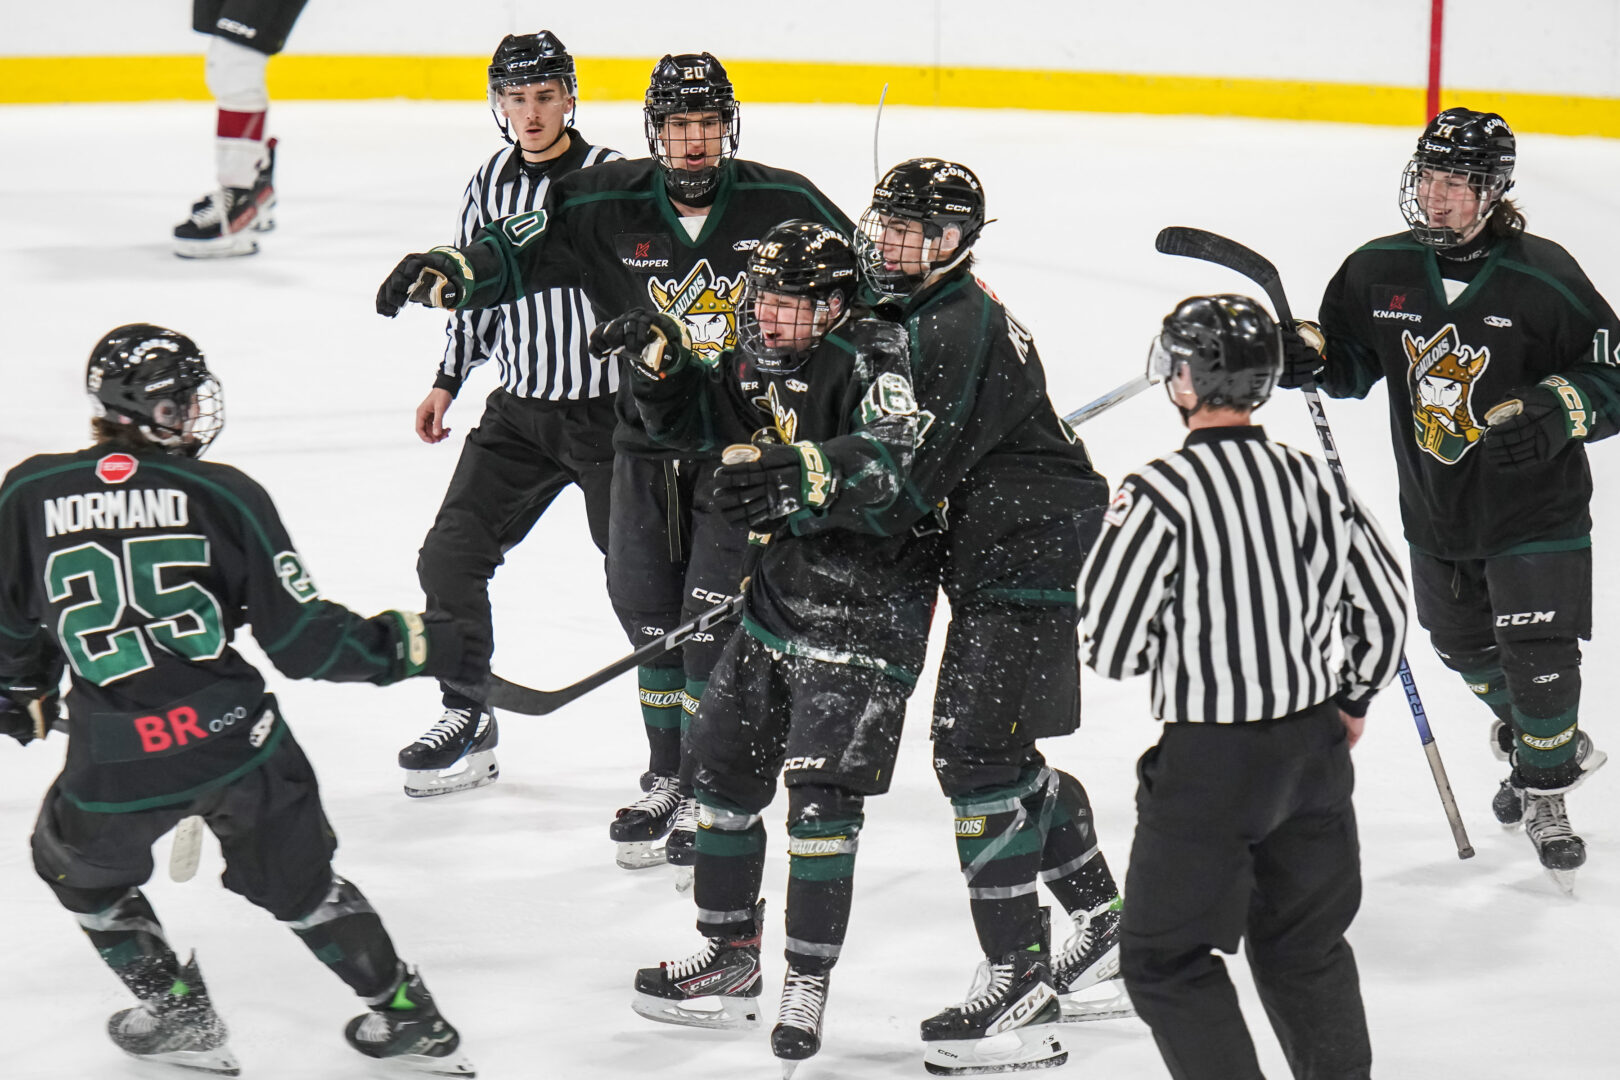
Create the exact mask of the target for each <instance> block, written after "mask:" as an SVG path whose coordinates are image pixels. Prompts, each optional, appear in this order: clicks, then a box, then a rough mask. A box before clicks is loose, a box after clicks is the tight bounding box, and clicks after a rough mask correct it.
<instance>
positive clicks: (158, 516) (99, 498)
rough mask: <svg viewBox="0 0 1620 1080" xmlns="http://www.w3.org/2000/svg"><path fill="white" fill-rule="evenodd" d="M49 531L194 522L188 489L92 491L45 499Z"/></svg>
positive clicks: (164, 526)
mask: <svg viewBox="0 0 1620 1080" xmlns="http://www.w3.org/2000/svg"><path fill="white" fill-rule="evenodd" d="M44 505H45V535H46V536H48V537H49V536H60V535H62V534H63V533H76V532H84V531H85V530H86V529H168V528H173V527H175V526H179V525H189V524H191V515H190V512H189V510H188V508H187V506H186V493H185V492H183V491H176V490H174V489H173V488H134V489H132V490H128V491H91V492H87V493H85V494H83V495H63V496H61V497H60V498H56V499H46V500H45V504H44Z"/></svg>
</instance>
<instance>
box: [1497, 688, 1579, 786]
mask: <svg viewBox="0 0 1620 1080" xmlns="http://www.w3.org/2000/svg"><path fill="white" fill-rule="evenodd" d="M1577 712H1579V709H1574V708H1572V709H1568V710H1566V711H1564V712H1561V713H1559V714H1558V715H1557V716H1529V715H1527V714H1526V713H1524V712H1523V711H1522V710H1520V709H1519V707H1518V706H1517V705H1515V706H1514V707H1513V725H1514V728H1515V730H1516V732H1517V735H1518V738H1517V741H1516V743H1515V745H1514V757H1513V764H1514V774H1515V776H1516V777H1517V778H1518V779H1521V780H1523V781H1525V783H1523V784H1521V785H1520V786H1521V787H1531V788H1543V787H1546V788H1558V787H1564V786H1565V785H1567V784H1569V783H1570V782H1571V781H1573V780H1574V779H1575V778H1576V777H1577V776H1578V775H1579V769H1578V767H1572V766H1574V759H1575V747H1576V744H1577V742H1578V739H1577V738H1576V736H1577V734H1578V733H1579V729H1580V724H1579V722H1578V720H1577V717H1576V714H1577Z"/></svg>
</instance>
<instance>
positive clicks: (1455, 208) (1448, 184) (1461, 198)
mask: <svg viewBox="0 0 1620 1080" xmlns="http://www.w3.org/2000/svg"><path fill="white" fill-rule="evenodd" d="M1506 190H1507V178H1506V177H1504V176H1493V175H1491V174H1490V173H1486V172H1482V171H1479V170H1473V169H1468V168H1466V167H1463V166H1456V167H1447V166H1444V165H1435V164H1431V163H1429V162H1424V161H1419V160H1418V159H1417V158H1413V159H1412V160H1411V161H1409V162H1407V163H1406V169H1405V171H1403V172H1402V173H1401V197H1400V205H1401V216H1402V217H1403V218H1405V219H1406V224H1407V227H1408V228H1409V229H1411V231H1412V235H1413V237H1414V238H1416V239H1417V240H1418V241H1419V242H1420V243H1424V244H1427V245H1429V246H1430V247H1435V248H1450V247H1456V246H1457V245H1459V244H1466V243H1467V242H1468V241H1470V240H1472V239H1473V238H1474V237H1476V236H1478V235H1479V231H1480V229H1481V228H1483V227H1484V223H1485V219H1486V218H1488V217H1489V216H1490V214H1491V211H1492V210H1493V209H1494V208H1495V207H1496V203H1497V201H1498V200H1500V199H1501V197H1502V194H1503V192H1505V191H1506Z"/></svg>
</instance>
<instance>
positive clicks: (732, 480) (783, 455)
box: [714, 442, 838, 527]
mask: <svg viewBox="0 0 1620 1080" xmlns="http://www.w3.org/2000/svg"><path fill="white" fill-rule="evenodd" d="M720 461H721V465H720V468H718V469H716V470H715V471H714V476H715V479H716V481H718V483H717V490H716V492H715V504H716V505H717V506H718V507H719V508H720V513H721V515H722V516H724V517H725V519H726V520H727V521H729V522H731V523H732V524H733V525H742V524H745V523H746V524H748V525H750V526H754V527H758V526H761V525H774V524H776V523H779V522H781V521H782V520H784V519H785V518H786V517H787V516H788V515H789V514H792V513H795V512H796V511H799V510H805V509H809V510H818V509H820V508H821V507H823V506H826V505H827V504H828V503H829V502H831V501H832V497H833V492H834V491H835V490H836V489H837V486H838V481H837V479H836V478H835V477H834V476H833V473H832V466H831V465H830V464H829V463H828V461H827V459H826V457H825V456H824V455H823V454H822V452H821V447H819V446H817V445H816V444H815V443H812V442H799V443H792V444H790V445H787V446H781V445H776V446H750V445H747V444H743V443H738V444H735V445H732V446H728V447H726V451H725V453H724V454H722V455H721V457H720Z"/></svg>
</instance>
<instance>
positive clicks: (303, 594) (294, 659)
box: [225, 469, 407, 685]
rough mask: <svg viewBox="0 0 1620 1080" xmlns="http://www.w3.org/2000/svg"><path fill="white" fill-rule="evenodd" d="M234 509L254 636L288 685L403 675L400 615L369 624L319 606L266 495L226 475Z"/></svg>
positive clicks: (340, 609) (326, 604)
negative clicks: (300, 681)
mask: <svg viewBox="0 0 1620 1080" xmlns="http://www.w3.org/2000/svg"><path fill="white" fill-rule="evenodd" d="M225 479H226V480H227V484H226V485H225V486H227V487H228V489H229V490H230V491H231V494H232V495H234V496H235V497H234V499H232V500H230V501H232V502H234V503H235V504H236V506H237V508H238V511H239V516H238V527H239V529H240V532H239V542H240V551H241V553H242V560H243V563H242V567H241V570H242V580H241V586H242V593H241V595H240V597H239V600H240V602H241V605H242V608H243V613H244V615H245V616H246V620H247V622H249V623H251V624H252V626H253V637H254V638H255V640H257V641H258V643H259V647H260V648H262V649H263V650H264V653H265V655H266V656H268V657H269V658H270V662H271V663H273V664H275V666H276V670H278V671H280V672H281V673H282V674H283V675H286V676H287V677H288V678H293V679H324V680H326V681H328V682H372V683H376V684H378V685H386V684H388V683H391V682H396V681H398V680H399V679H401V678H403V677H404V676H405V675H406V674H407V670H406V668H407V665H406V663H405V660H406V657H405V652H404V640H405V631H404V627H403V626H402V625H401V621H400V617H399V616H398V615H397V614H395V613H392V612H384V613H383V614H381V615H377V616H375V617H373V618H370V619H367V618H362V617H361V616H359V615H357V614H355V613H354V612H352V611H350V610H349V609H348V608H346V607H344V606H343V605H342V604H337V603H333V602H332V601H330V600H323V599H321V596H320V590H319V589H318V588H317V587H316V585H315V581H314V579H313V578H312V577H311V576H310V574H309V571H308V570H307V569H306V568H305V566H304V561H303V558H302V557H301V556H300V555H299V554H298V549H297V548H295V547H294V546H293V542H292V539H291V538H290V537H289V536H288V535H287V530H286V528H285V527H284V526H283V525H282V523H281V516H280V514H278V513H277V512H276V507H275V504H274V503H273V502H271V500H270V496H269V494H268V493H266V492H265V490H264V489H263V488H262V487H260V486H259V485H258V484H257V483H255V482H254V481H253V480H251V479H249V478H248V477H247V476H246V475H245V474H243V473H240V472H237V471H236V470H235V469H230V470H229V471H228V473H227V474H226V477H225Z"/></svg>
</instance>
